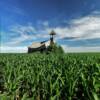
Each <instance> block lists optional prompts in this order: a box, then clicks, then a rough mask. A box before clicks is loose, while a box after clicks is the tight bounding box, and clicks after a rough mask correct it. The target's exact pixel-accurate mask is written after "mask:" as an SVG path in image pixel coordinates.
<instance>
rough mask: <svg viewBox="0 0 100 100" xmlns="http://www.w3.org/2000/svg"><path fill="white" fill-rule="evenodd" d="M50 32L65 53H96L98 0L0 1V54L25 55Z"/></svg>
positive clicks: (99, 29) (99, 36) (99, 18)
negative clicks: (23, 53)
mask: <svg viewBox="0 0 100 100" xmlns="http://www.w3.org/2000/svg"><path fill="white" fill-rule="evenodd" d="M51 30H54V31H55V32H56V34H57V35H56V36H55V41H56V42H57V43H58V44H59V45H61V46H62V47H63V48H64V50H65V51H66V52H94V51H96V52H99V51H100V0H0V52H27V47H28V46H29V45H31V44H32V42H40V41H44V40H48V39H49V33H50V31H51ZM69 37H75V38H74V39H70V38H69Z"/></svg>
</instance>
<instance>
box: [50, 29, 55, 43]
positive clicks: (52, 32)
mask: <svg viewBox="0 0 100 100" xmlns="http://www.w3.org/2000/svg"><path fill="white" fill-rule="evenodd" d="M54 35H56V33H55V32H54V30H52V31H51V32H50V45H53V44H54Z"/></svg>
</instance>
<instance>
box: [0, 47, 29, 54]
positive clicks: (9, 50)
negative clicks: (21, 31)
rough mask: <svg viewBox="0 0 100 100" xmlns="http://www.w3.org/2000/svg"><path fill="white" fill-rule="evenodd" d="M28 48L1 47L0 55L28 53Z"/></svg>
mask: <svg viewBox="0 0 100 100" xmlns="http://www.w3.org/2000/svg"><path fill="white" fill-rule="evenodd" d="M27 51H28V49H27V47H7V46H6V47H5V46H2V47H0V53H27Z"/></svg>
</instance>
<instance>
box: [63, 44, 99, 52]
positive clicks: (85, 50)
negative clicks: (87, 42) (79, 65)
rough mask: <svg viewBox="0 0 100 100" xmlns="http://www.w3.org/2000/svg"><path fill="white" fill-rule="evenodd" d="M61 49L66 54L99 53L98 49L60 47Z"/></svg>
mask: <svg viewBox="0 0 100 100" xmlns="http://www.w3.org/2000/svg"><path fill="white" fill-rule="evenodd" d="M62 47H63V49H64V51H65V52H67V53H71V52H72V53H75V52H76V53H78V52H100V47H69V46H66V45H62Z"/></svg>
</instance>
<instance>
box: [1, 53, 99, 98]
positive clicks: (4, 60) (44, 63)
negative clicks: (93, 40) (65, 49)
mask: <svg viewBox="0 0 100 100" xmlns="http://www.w3.org/2000/svg"><path fill="white" fill-rule="evenodd" d="M0 100H100V54H99V53H98V54H58V53H57V54H56V53H53V54H52V53H50V54H48V55H47V54H45V53H44V54H41V53H36V54H0Z"/></svg>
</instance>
